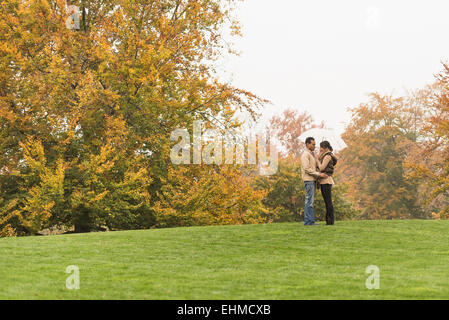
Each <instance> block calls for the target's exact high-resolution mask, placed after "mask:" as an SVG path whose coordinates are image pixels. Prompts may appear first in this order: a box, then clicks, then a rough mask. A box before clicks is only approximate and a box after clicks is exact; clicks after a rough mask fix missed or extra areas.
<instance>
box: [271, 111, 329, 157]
mask: <svg viewBox="0 0 449 320" xmlns="http://www.w3.org/2000/svg"><path fill="white" fill-rule="evenodd" d="M317 127H320V128H323V127H324V124H323V123H321V125H320V126H318V125H316V124H315V123H314V120H313V118H312V116H311V115H310V114H308V113H307V112H302V113H300V112H299V111H298V110H291V109H287V110H285V111H284V113H283V114H282V116H274V117H273V118H271V120H270V129H271V131H272V133H273V134H274V136H275V137H276V138H277V139H278V141H279V142H280V144H281V146H282V147H283V148H284V152H283V157H284V158H285V157H288V156H290V155H293V156H294V157H295V158H297V159H299V158H300V157H301V153H302V151H303V150H304V141H299V139H298V138H299V137H300V136H301V135H302V134H303V133H304V132H306V131H308V130H310V129H313V128H317Z"/></svg>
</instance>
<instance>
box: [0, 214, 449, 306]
mask: <svg viewBox="0 0 449 320" xmlns="http://www.w3.org/2000/svg"><path fill="white" fill-rule="evenodd" d="M448 236H449V221H357V222H339V223H338V224H337V225H336V226H334V227H327V226H319V227H308V228H306V227H304V226H303V225H301V224H297V223H287V224H272V225H246V226H226V227H198V228H179V229H164V230H149V231H129V232H114V233H92V234H76V235H62V236H49V237H24V238H3V239H0V256H1V258H0V288H1V290H0V299H449V269H448V266H449V241H448V240H449V239H448V238H449V237H448ZM69 265H76V266H78V267H79V269H80V290H68V289H66V278H67V277H68V276H69V274H66V273H65V271H66V267H67V266H69ZM369 265H376V266H378V267H379V268H380V286H381V288H380V290H368V289H366V287H365V281H366V279H367V278H368V276H369V275H368V274H366V273H365V269H366V267H367V266H369Z"/></svg>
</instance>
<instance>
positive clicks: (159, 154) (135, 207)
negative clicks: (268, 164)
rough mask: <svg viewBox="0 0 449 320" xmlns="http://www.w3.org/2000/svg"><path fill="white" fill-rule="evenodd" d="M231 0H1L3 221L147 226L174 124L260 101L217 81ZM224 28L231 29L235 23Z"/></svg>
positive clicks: (5, 225) (228, 114)
mask: <svg viewBox="0 0 449 320" xmlns="http://www.w3.org/2000/svg"><path fill="white" fill-rule="evenodd" d="M235 2H236V1H234V0H223V1H220V0H137V1H124V0H119V1H109V0H107V1H103V0H102V1H99V0H90V1H89V0H79V1H72V2H71V4H72V5H76V6H78V7H79V8H80V12H81V21H80V29H79V30H71V29H68V28H67V27H66V20H67V15H68V14H67V13H66V10H65V6H66V3H65V1H63V0H37V1H36V0H33V1H31V0H8V1H3V2H2V6H1V8H0V68H1V69H0V70H1V72H0V137H1V144H0V154H1V155H2V156H1V158H0V170H1V175H0V198H1V199H2V202H1V204H0V205H1V206H2V207H1V209H0V230H3V231H2V234H3V235H11V234H17V235H23V234H34V233H36V232H37V231H38V230H40V229H41V228H44V227H49V226H52V225H61V224H62V225H67V226H69V227H70V226H74V227H75V231H76V232H83V231H90V230H96V229H99V228H101V227H103V226H109V227H110V228H113V229H114V228H120V229H124V228H148V227H151V226H153V225H154V223H155V213H154V210H153V209H152V208H151V207H152V203H156V202H157V201H158V196H159V195H160V190H161V189H162V188H163V181H165V180H167V178H168V172H170V168H172V164H171V162H170V158H169V153H170V132H171V131H172V130H174V129H175V128H177V127H179V126H181V127H189V126H191V125H192V123H193V121H195V120H198V119H202V120H204V121H206V122H207V123H208V124H209V125H212V124H214V125H220V126H222V127H224V128H230V127H236V126H238V125H239V123H238V122H237V121H235V120H234V119H233V116H234V113H235V112H236V111H237V110H246V111H247V112H248V113H250V114H251V115H252V116H253V117H256V110H257V108H258V107H259V106H261V105H262V104H263V103H265V102H266V101H264V100H261V99H259V98H258V97H257V96H255V95H253V94H252V93H250V92H247V91H244V90H241V89H238V88H234V87H232V86H229V85H227V84H223V83H220V82H219V81H218V80H216V76H215V70H214V65H213V62H214V61H215V60H216V59H217V57H218V55H219V54H220V53H221V52H222V47H223V45H224V41H223V38H222V34H221V28H222V26H223V24H224V23H225V22H226V21H228V20H229V19H232V14H231V11H232V8H233V6H234V5H235ZM231 29H232V30H233V31H234V32H235V33H238V25H237V24H235V23H233V24H232V26H231Z"/></svg>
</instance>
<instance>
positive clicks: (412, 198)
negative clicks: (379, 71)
mask: <svg viewBox="0 0 449 320" xmlns="http://www.w3.org/2000/svg"><path fill="white" fill-rule="evenodd" d="M411 102H412V101H410V100H407V98H405V97H399V98H395V97H392V96H382V95H380V94H371V95H370V100H369V102H368V103H363V104H361V105H360V106H359V107H357V108H354V109H351V112H352V118H351V122H350V124H349V125H348V126H347V128H346V131H345V132H344V134H343V138H344V140H345V142H346V143H347V145H348V147H347V148H346V149H344V150H343V151H342V152H341V153H340V156H341V158H340V164H341V166H340V175H339V176H340V177H341V178H342V179H343V181H344V182H345V183H347V184H348V185H349V190H348V192H349V193H348V195H349V196H350V198H351V199H352V201H354V202H355V203H356V204H357V207H358V209H360V210H362V215H361V217H362V218H365V219H396V218H419V217H423V211H422V209H421V208H420V206H419V203H418V201H417V199H418V194H419V192H418V185H417V183H416V181H414V180H410V179H408V177H407V173H406V168H405V166H404V161H405V159H406V157H407V152H408V150H409V149H410V148H411V147H412V146H413V145H415V144H416V142H417V139H418V132H419V129H418V130H417V127H416V126H415V124H417V122H416V119H419V116H416V114H415V113H414V112H416V108H413V105H412V104H411Z"/></svg>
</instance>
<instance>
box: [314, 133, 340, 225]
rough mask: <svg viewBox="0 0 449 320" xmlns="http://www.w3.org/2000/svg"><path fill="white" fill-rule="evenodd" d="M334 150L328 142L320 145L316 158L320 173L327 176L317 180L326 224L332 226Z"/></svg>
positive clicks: (333, 220) (335, 162) (333, 219)
mask: <svg viewBox="0 0 449 320" xmlns="http://www.w3.org/2000/svg"><path fill="white" fill-rule="evenodd" d="M332 151H334V149H333V148H332V146H331V145H330V143H329V141H323V142H321V143H320V155H319V156H317V159H316V160H317V166H318V168H319V170H320V172H322V173H325V174H327V175H328V177H327V178H325V179H319V180H318V186H319V187H320V188H321V194H322V195H323V199H324V203H325V204H326V224H327V225H334V222H335V217H334V205H333V203H332V186H333V185H334V184H335V183H334V179H332V175H333V174H334V166H335V165H336V164H337V158H336V157H335V156H334V155H333V153H332Z"/></svg>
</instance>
